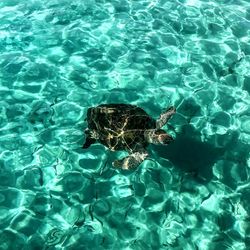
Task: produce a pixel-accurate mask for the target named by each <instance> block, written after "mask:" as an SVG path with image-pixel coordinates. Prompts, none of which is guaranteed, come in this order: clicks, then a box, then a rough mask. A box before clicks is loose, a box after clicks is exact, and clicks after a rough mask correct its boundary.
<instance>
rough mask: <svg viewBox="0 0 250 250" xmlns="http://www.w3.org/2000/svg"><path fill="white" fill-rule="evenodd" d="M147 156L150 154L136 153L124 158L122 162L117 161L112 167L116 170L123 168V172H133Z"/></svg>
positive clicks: (144, 152)
mask: <svg viewBox="0 0 250 250" xmlns="http://www.w3.org/2000/svg"><path fill="white" fill-rule="evenodd" d="M147 156H148V153H147V152H146V151H143V152H135V153H132V154H130V155H128V156H126V157H124V158H123V159H121V160H115V161H114V162H113V164H112V165H113V166H114V167H115V168H121V169H123V170H131V169H134V168H136V167H138V166H139V165H140V164H141V163H142V162H143V161H144V159H145V158H146V157H147Z"/></svg>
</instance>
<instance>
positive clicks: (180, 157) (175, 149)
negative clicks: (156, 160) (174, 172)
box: [151, 125, 225, 182]
mask: <svg viewBox="0 0 250 250" xmlns="http://www.w3.org/2000/svg"><path fill="white" fill-rule="evenodd" d="M151 148H152V150H153V151H154V153H155V154H156V157H162V158H165V159H167V160H169V161H170V162H172V163H173V165H174V166H175V167H177V168H178V169H180V170H181V171H183V172H186V173H192V174H193V176H194V178H196V179H197V181H199V182H201V181H202V182H209V181H210V180H211V179H212V176H213V172H212V166H213V164H214V163H215V162H216V161H217V160H218V159H219V158H220V157H221V156H223V154H224V152H225V149H224V148H218V147H215V146H214V145H212V144H210V143H207V142H202V140H201V135H200V133H199V132H198V131H197V130H195V128H194V127H193V126H191V125H185V126H183V128H182V132H181V133H180V134H178V135H177V136H176V139H175V140H174V141H173V142H172V143H171V144H169V145H168V146H167V147H161V146H156V145H152V146H151Z"/></svg>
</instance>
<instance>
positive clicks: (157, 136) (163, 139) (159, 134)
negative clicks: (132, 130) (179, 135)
mask: <svg viewBox="0 0 250 250" xmlns="http://www.w3.org/2000/svg"><path fill="white" fill-rule="evenodd" d="M145 138H146V140H147V142H148V143H153V144H158V145H159V144H164V145H167V144H169V143H170V142H172V141H173V140H174V139H173V137H172V136H171V135H169V134H167V133H166V132H165V131H164V130H163V129H153V130H147V131H145Z"/></svg>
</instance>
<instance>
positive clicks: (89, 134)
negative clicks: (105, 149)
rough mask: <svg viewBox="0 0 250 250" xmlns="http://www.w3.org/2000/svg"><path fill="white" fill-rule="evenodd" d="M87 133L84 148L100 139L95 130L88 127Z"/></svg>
mask: <svg viewBox="0 0 250 250" xmlns="http://www.w3.org/2000/svg"><path fill="white" fill-rule="evenodd" d="M85 134H86V140H85V143H84V144H83V146H82V148H88V147H90V145H91V144H94V143H95V142H96V141H97V139H98V137H97V135H96V134H95V131H90V130H89V129H86V130H85Z"/></svg>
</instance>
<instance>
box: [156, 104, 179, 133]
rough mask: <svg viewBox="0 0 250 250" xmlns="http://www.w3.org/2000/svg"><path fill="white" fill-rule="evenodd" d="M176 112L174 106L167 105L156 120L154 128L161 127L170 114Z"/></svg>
mask: <svg viewBox="0 0 250 250" xmlns="http://www.w3.org/2000/svg"><path fill="white" fill-rule="evenodd" d="M175 112H176V108H175V107H173V106H171V107H169V108H168V109H167V110H166V111H165V112H163V113H162V114H161V115H160V117H159V119H158V120H157V121H156V128H157V129H159V128H162V127H163V126H164V125H165V124H166V123H167V122H168V120H169V119H170V118H171V117H172V115H174V114H175Z"/></svg>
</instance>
